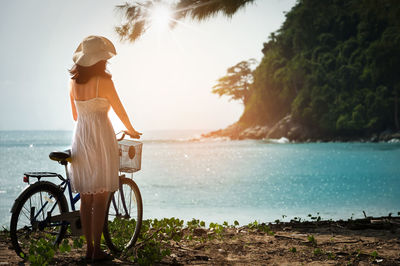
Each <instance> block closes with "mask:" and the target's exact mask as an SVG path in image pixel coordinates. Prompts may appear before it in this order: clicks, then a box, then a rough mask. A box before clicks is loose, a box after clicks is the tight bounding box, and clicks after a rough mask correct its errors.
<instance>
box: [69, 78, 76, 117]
mask: <svg viewBox="0 0 400 266" xmlns="http://www.w3.org/2000/svg"><path fill="white" fill-rule="evenodd" d="M69 98H70V100H71V109H72V117H73V118H74V120H75V121H76V120H77V119H78V113H77V112H76V106H75V101H74V96H73V94H72V81H71V83H70V84H69Z"/></svg>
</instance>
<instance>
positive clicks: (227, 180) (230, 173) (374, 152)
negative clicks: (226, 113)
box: [0, 131, 400, 226]
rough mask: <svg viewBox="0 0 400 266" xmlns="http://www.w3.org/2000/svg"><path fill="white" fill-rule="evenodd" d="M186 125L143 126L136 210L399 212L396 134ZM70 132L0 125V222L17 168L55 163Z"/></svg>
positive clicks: (217, 215) (227, 214)
mask: <svg viewBox="0 0 400 266" xmlns="http://www.w3.org/2000/svg"><path fill="white" fill-rule="evenodd" d="M195 133H196V132H194V131H193V132H191V131H190V132H175V133H174V132H169V133H168V134H167V132H158V133H157V132H156V133H153V134H146V135H147V140H146V138H145V139H144V146H143V161H142V170H141V171H140V172H138V173H136V174H135V175H134V180H135V181H136V182H137V184H138V185H139V187H140V189H141V192H142V197H143V201H144V218H156V217H157V218H161V217H172V216H174V217H179V218H181V219H185V220H188V219H191V218H193V217H195V218H198V219H202V220H205V221H207V222H211V221H214V222H223V221H225V220H226V221H228V222H230V223H233V221H234V220H238V221H239V222H240V223H241V224H243V223H248V222H250V221H254V220H259V221H274V220H275V219H281V220H282V215H286V216H287V218H285V220H288V219H290V218H293V217H299V216H300V217H302V218H306V216H307V215H308V214H313V215H315V214H316V213H317V212H319V214H320V216H321V217H322V218H324V219H330V218H332V219H340V218H342V219H348V218H350V217H351V216H353V217H361V216H362V215H363V214H362V211H363V210H364V211H365V212H366V213H367V215H373V216H378V215H387V214H388V213H389V212H392V213H394V214H397V212H399V211H400V144H399V143H390V144H389V143H308V144H269V143H266V142H263V141H250V140H249V141H222V140H219V141H213V140H207V141H199V142H190V141H185V140H183V139H182V138H184V137H188V136H190V135H193V134H195ZM71 135H72V133H71V132H68V131H17V132H11V131H2V132H0V225H7V226H8V223H9V219H10V213H9V210H10V208H11V206H12V204H13V202H14V199H15V198H16V197H17V195H18V194H19V193H20V191H21V190H22V189H23V188H24V187H25V186H26V184H25V183H23V182H22V177H23V172H25V171H55V172H63V171H64V170H63V167H61V166H60V165H58V164H57V163H56V162H54V161H51V160H49V159H48V154H49V152H51V151H53V150H59V149H65V148H68V146H69V145H70V140H71ZM146 135H145V137H146ZM166 136H167V137H166ZM174 139H179V140H174Z"/></svg>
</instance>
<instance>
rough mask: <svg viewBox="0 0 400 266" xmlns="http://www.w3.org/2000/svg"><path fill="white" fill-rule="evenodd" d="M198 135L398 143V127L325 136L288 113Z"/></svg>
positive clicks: (304, 141) (277, 139) (399, 140)
mask: <svg viewBox="0 0 400 266" xmlns="http://www.w3.org/2000/svg"><path fill="white" fill-rule="evenodd" d="M201 138H204V139H215V138H227V139H230V140H246V139H254V140H264V141H271V142H272V143H280V142H277V141H279V140H281V142H284V143H288V142H290V143H320V142H362V143H365V142H367V143H370V142H371V143H379V142H387V143H400V131H393V130H390V129H387V130H385V131H382V132H378V133H363V134H361V133H360V134H354V135H350V134H349V135H347V136H344V135H343V136H342V135H340V136H339V135H338V136H333V135H332V136H328V135H323V134H321V133H318V132H316V131H315V130H314V129H312V128H310V127H308V126H305V125H302V124H300V123H298V122H296V121H294V120H293V119H292V117H291V116H290V115H288V116H286V117H284V118H282V119H281V120H280V121H278V122H277V123H276V124H275V125H273V126H272V127H271V126H269V125H253V126H248V125H243V124H241V123H240V122H236V123H234V124H232V125H230V126H228V127H226V128H224V129H219V130H215V131H211V132H208V133H203V134H202V135H201Z"/></svg>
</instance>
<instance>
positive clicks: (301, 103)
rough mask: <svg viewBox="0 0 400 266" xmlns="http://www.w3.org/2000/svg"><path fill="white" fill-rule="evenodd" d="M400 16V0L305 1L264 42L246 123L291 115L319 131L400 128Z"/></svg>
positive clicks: (341, 133)
mask: <svg viewBox="0 0 400 266" xmlns="http://www.w3.org/2000/svg"><path fill="white" fill-rule="evenodd" d="M315 14H318V16H315ZM398 17H400V5H398V3H397V1H396V0H382V1H374V0H373V1H368V2H365V3H364V2H360V1H357V0H350V1H345V0H339V1H336V0H328V1H315V0H304V1H299V2H298V3H297V4H296V5H295V6H294V7H293V8H292V10H291V11H290V12H288V13H287V14H286V21H285V22H284V23H283V25H282V26H281V28H280V29H279V30H278V31H277V32H276V33H273V34H271V35H270V38H269V41H268V42H267V43H264V49H263V53H264V57H263V59H262V61H261V62H260V64H259V65H258V67H257V68H256V70H255V71H254V85H253V86H252V93H251V97H250V99H249V101H248V104H246V106H245V111H244V113H243V115H242V117H241V119H240V121H241V122H242V123H244V124H248V125H251V124H267V125H270V126H272V125H273V124H274V123H276V121H277V120H279V119H281V118H282V117H284V116H285V115H286V114H288V113H291V114H292V115H293V117H294V118H295V119H296V120H298V121H300V122H302V123H303V124H305V125H308V126H310V127H312V128H313V129H314V130H315V131H316V132H317V134H320V135H321V134H323V135H330V136H353V135H357V136H359V135H362V134H371V133H373V132H380V131H383V130H385V129H387V128H391V129H399V106H398V105H399V104H398V102H400V100H399V96H400V76H399V75H398V69H399V68H400V20H399V19H398ZM396 102H397V104H396Z"/></svg>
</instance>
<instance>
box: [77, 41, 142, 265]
mask: <svg viewBox="0 0 400 266" xmlns="http://www.w3.org/2000/svg"><path fill="white" fill-rule="evenodd" d="M114 55H116V51H115V47H114V45H113V44H112V43H111V41H110V40H108V39H107V38H105V37H101V36H88V37H86V38H85V39H84V40H83V41H82V43H81V44H79V46H78V48H77V49H76V51H75V53H74V55H73V61H74V62H75V65H74V66H73V67H72V69H71V70H70V74H71V82H70V98H71V106H72V116H73V118H74V120H75V121H77V124H76V127H75V132H74V136H73V141H72V162H71V164H70V166H69V173H70V177H71V181H72V186H73V189H74V190H75V191H77V192H79V193H80V194H81V208H80V212H81V222H82V229H83V233H84V235H85V237H86V242H87V251H86V259H92V260H102V259H108V258H109V257H110V256H109V255H107V254H106V253H104V252H103V251H102V250H101V249H100V239H101V233H102V231H103V226H104V220H105V215H106V207H107V202H108V199H109V195H110V193H111V192H113V191H116V190H117V189H118V186H119V184H118V181H119V179H118V168H119V153H118V144H117V140H116V138H115V133H114V130H113V127H112V125H111V122H110V120H109V118H108V114H107V113H108V111H109V110H110V106H111V107H112V108H113V109H114V111H115V113H116V114H117V116H118V117H119V118H120V119H121V121H122V123H123V124H124V125H125V127H126V128H127V131H126V133H127V134H128V135H130V136H131V137H134V138H139V137H140V133H138V132H137V131H136V130H135V129H133V127H132V125H131V123H130V121H129V118H128V116H127V114H126V112H125V109H124V107H123V106H122V104H121V101H120V100H119V97H118V94H117V92H116V91H115V88H114V84H113V82H112V80H111V75H110V74H109V73H108V72H106V64H107V60H108V59H110V58H111V57H113V56H114Z"/></svg>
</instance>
